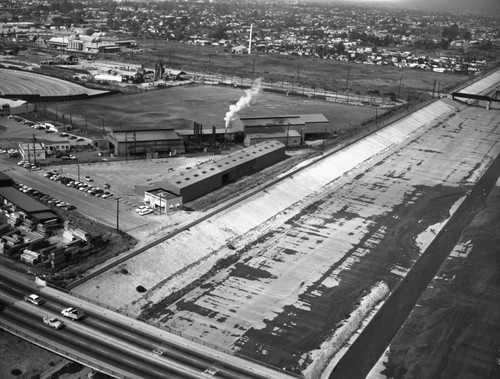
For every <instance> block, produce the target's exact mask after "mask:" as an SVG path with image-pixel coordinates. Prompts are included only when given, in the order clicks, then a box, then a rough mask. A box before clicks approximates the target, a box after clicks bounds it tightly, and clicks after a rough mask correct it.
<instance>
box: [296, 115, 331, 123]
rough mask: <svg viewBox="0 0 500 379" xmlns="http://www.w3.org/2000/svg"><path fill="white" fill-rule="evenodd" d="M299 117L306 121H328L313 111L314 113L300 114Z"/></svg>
mask: <svg viewBox="0 0 500 379" xmlns="http://www.w3.org/2000/svg"><path fill="white" fill-rule="evenodd" d="M300 118H301V119H302V120H304V121H305V122H306V123H313V122H329V121H328V119H327V118H326V117H325V116H323V115H322V114H321V113H315V114H301V115H300Z"/></svg>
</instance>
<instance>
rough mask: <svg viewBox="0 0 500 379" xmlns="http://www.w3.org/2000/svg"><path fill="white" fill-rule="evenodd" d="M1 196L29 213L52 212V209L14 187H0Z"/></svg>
mask: <svg viewBox="0 0 500 379" xmlns="http://www.w3.org/2000/svg"><path fill="white" fill-rule="evenodd" d="M0 196H3V197H4V198H6V199H7V200H8V201H10V202H11V203H13V204H15V205H17V206H18V207H19V208H21V209H22V210H23V211H25V212H28V213H35V212H45V211H50V208H49V207H48V206H46V205H44V204H42V203H40V202H38V201H37V200H35V199H33V198H32V197H30V196H28V195H26V194H24V193H22V192H21V191H19V190H17V189H15V188H14V187H0Z"/></svg>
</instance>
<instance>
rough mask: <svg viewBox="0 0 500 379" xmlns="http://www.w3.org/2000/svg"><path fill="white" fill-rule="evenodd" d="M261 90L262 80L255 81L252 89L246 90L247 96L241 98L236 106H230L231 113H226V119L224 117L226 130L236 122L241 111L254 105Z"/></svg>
mask: <svg viewBox="0 0 500 379" xmlns="http://www.w3.org/2000/svg"><path fill="white" fill-rule="evenodd" d="M261 88H262V81H261V79H260V78H258V79H255V81H254V82H253V84H252V88H250V89H247V90H245V95H244V96H242V97H240V99H239V100H238V102H237V103H236V104H231V105H230V106H229V111H228V112H227V113H226V117H224V121H225V122H226V128H227V127H228V126H229V124H230V123H231V121H234V120H235V119H236V116H237V115H238V112H239V111H241V110H242V109H243V108H246V107H248V106H249V105H250V104H251V103H252V101H253V100H254V99H255V96H257V94H258V93H259V92H260V89H261Z"/></svg>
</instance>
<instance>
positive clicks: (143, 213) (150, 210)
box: [137, 208, 153, 216]
mask: <svg viewBox="0 0 500 379" xmlns="http://www.w3.org/2000/svg"><path fill="white" fill-rule="evenodd" d="M137 213H139V216H145V215H147V214H150V213H153V210H152V209H151V208H147V209H141V210H140V211H139V212H137Z"/></svg>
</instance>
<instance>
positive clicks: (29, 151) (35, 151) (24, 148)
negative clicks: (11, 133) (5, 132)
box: [19, 142, 47, 163]
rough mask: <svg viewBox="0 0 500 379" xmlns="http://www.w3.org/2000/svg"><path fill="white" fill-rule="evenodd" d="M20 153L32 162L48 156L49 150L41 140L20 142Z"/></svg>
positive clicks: (25, 159) (24, 158)
mask: <svg viewBox="0 0 500 379" xmlns="http://www.w3.org/2000/svg"><path fill="white" fill-rule="evenodd" d="M19 153H20V154H21V156H22V158H23V160H24V161H27V162H31V163H36V162H37V161H39V160H42V159H45V158H47V152H46V151H45V148H44V147H43V145H42V144H41V143H39V142H33V143H32V142H30V143H26V142H19Z"/></svg>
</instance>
